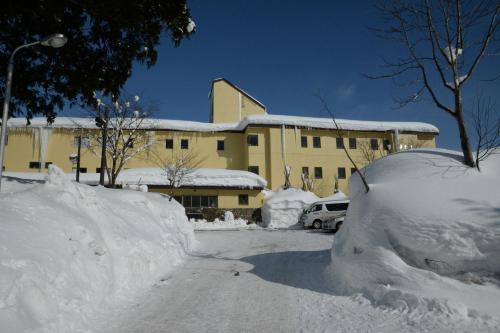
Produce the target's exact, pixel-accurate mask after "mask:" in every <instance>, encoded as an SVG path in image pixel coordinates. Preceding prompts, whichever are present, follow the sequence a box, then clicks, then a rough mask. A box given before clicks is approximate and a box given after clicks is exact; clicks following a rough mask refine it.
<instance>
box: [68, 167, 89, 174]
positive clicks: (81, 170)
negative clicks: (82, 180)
mask: <svg viewBox="0 0 500 333" xmlns="http://www.w3.org/2000/svg"><path fill="white" fill-rule="evenodd" d="M71 171H73V172H76V167H73V168H71ZM80 173H87V168H80Z"/></svg>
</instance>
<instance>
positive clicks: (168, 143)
mask: <svg viewBox="0 0 500 333" xmlns="http://www.w3.org/2000/svg"><path fill="white" fill-rule="evenodd" d="M165 148H166V149H174V139H166V140H165Z"/></svg>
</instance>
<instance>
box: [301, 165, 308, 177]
mask: <svg viewBox="0 0 500 333" xmlns="http://www.w3.org/2000/svg"><path fill="white" fill-rule="evenodd" d="M302 174H303V175H307V176H309V167H302Z"/></svg>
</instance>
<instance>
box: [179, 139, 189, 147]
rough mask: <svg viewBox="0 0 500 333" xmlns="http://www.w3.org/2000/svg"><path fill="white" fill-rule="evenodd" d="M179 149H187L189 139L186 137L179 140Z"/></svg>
mask: <svg viewBox="0 0 500 333" xmlns="http://www.w3.org/2000/svg"><path fill="white" fill-rule="evenodd" d="M181 149H189V140H188V139H182V140H181Z"/></svg>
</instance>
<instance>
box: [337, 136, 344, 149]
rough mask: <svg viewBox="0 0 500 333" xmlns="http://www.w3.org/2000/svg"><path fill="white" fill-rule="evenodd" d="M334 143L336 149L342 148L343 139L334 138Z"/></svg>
mask: <svg viewBox="0 0 500 333" xmlns="http://www.w3.org/2000/svg"><path fill="white" fill-rule="evenodd" d="M336 142H337V148H338V149H342V148H344V139H343V138H336Z"/></svg>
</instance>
